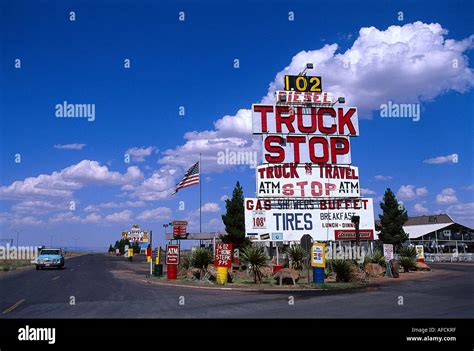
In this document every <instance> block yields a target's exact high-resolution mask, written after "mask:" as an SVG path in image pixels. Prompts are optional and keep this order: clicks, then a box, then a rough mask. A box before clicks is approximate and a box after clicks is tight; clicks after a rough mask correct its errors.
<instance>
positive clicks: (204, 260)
mask: <svg viewBox="0 0 474 351" xmlns="http://www.w3.org/2000/svg"><path fill="white" fill-rule="evenodd" d="M212 256H213V255H212V252H211V251H209V250H208V249H206V248H197V249H196V250H194V251H193V252H192V255H191V266H192V267H194V268H199V269H200V270H201V277H203V276H204V275H205V274H206V269H207V266H208V265H209V263H211V262H212V259H213V257H212Z"/></svg>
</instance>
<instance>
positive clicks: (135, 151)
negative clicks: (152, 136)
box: [125, 146, 155, 162]
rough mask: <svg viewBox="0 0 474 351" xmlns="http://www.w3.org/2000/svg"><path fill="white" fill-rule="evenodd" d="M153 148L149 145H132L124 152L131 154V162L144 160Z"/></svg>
mask: <svg viewBox="0 0 474 351" xmlns="http://www.w3.org/2000/svg"><path fill="white" fill-rule="evenodd" d="M154 149H155V148H154V147H153V146H149V147H132V148H130V149H128V150H127V151H125V153H126V154H129V155H130V156H132V161H133V162H144V161H145V158H146V157H147V156H150V155H151V153H152V152H153V150H154Z"/></svg>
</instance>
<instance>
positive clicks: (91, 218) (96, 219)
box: [82, 213, 102, 223]
mask: <svg viewBox="0 0 474 351" xmlns="http://www.w3.org/2000/svg"><path fill="white" fill-rule="evenodd" d="M101 221H102V217H101V216H100V215H98V214H97V213H91V214H88V215H87V216H86V217H84V219H83V220H82V222H83V223H100V222H101Z"/></svg>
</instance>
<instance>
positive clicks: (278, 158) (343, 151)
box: [262, 135, 352, 165]
mask: <svg viewBox="0 0 474 351" xmlns="http://www.w3.org/2000/svg"><path fill="white" fill-rule="evenodd" d="M262 150H263V157H262V159H263V162H264V163H316V164H341V165H349V164H351V163H352V158H351V152H350V142H349V138H348V137H344V136H338V137H325V136H306V135H288V136H282V135H266V136H265V137H264V138H263V145H262Z"/></svg>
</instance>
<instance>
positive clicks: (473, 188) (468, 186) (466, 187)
mask: <svg viewBox="0 0 474 351" xmlns="http://www.w3.org/2000/svg"><path fill="white" fill-rule="evenodd" d="M463 189H464V190H474V184H471V185H466V186H465V187H463Z"/></svg>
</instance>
